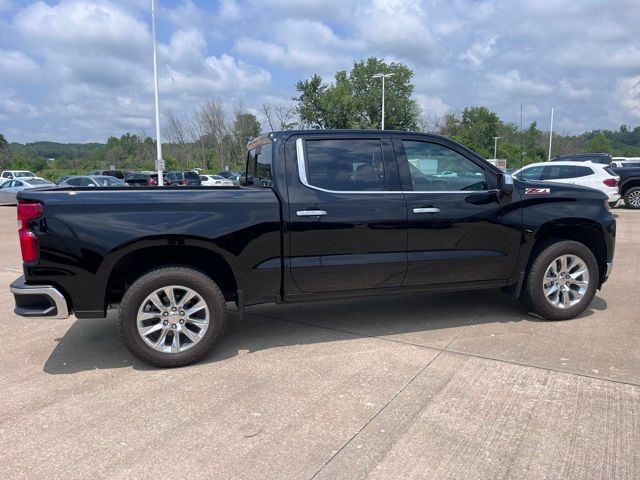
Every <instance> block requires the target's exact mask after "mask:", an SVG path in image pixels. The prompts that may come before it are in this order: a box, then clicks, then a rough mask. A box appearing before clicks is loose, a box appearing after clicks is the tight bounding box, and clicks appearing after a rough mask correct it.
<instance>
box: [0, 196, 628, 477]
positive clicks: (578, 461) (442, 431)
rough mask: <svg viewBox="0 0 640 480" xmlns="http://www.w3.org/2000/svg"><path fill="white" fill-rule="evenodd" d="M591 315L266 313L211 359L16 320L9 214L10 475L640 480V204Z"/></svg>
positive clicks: (460, 304)
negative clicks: (135, 352)
mask: <svg viewBox="0 0 640 480" xmlns="http://www.w3.org/2000/svg"><path fill="white" fill-rule="evenodd" d="M616 214H617V215H618V238H617V251H616V258H615V261H616V266H615V269H614V273H613V276H612V278H611V280H610V281H609V282H608V283H607V284H606V285H605V287H604V288H603V290H602V291H601V292H598V294H597V297H596V299H595V301H594V303H593V305H592V306H591V308H590V309H589V310H587V311H586V312H585V314H584V315H582V316H581V318H578V319H575V320H569V321H564V322H544V321H541V320H538V319H536V318H533V317H531V316H528V315H527V314H526V313H525V312H524V311H523V310H522V308H521V307H520V305H519V304H518V303H517V302H516V301H514V300H512V299H510V298H508V297H505V296H503V295H501V294H500V293H499V292H497V291H495V290H487V291H480V292H467V293H455V294H444V295H430V296H429V295H403V296H395V297H378V298H369V299H358V300H342V301H335V302H326V303H318V304H307V305H287V306H275V305H264V306H256V307H251V308H249V309H248V315H247V318H246V320H245V321H244V322H242V323H241V322H238V321H237V320H236V317H235V315H233V314H232V315H231V323H230V327H229V333H228V334H227V336H226V337H225V338H224V339H223V341H222V342H221V344H220V345H219V347H218V348H217V350H216V351H215V352H214V353H213V354H212V355H211V356H210V357H209V358H208V359H206V360H205V361H204V362H202V363H200V364H198V365H194V366H191V367H187V368H181V369H174V370H156V369H152V368H150V367H148V366H146V365H144V364H142V363H140V362H138V361H137V360H135V359H134V358H133V357H132V356H131V355H129V354H128V352H127V351H126V350H125V349H124V347H123V346H122V344H121V343H120V340H119V338H118V337H117V329H116V325H115V319H114V316H113V314H110V316H109V317H108V318H107V319H105V320H75V319H69V320H63V321H59V320H51V321H31V320H24V319H20V318H18V317H16V316H15V315H14V314H13V313H12V308H13V302H12V298H11V295H10V293H9V291H8V285H9V283H10V282H11V281H12V280H13V279H14V278H15V277H16V276H17V275H18V274H19V273H17V271H19V270H20V268H21V267H20V259H19V252H18V243H17V235H16V232H15V227H14V225H15V220H14V218H15V211H14V209H12V208H7V207H4V208H0V225H1V226H2V227H4V228H0V300H2V301H1V302H0V329H1V330H0V331H2V333H3V340H4V342H3V346H2V349H0V392H2V395H1V396H0V412H1V413H0V451H1V452H2V456H1V458H2V461H1V462H0V478H2V479H4V478H7V479H9V478H10V479H40V478H42V479H45V478H46V479H54V478H64V479H73V478H92V479H96V478H110V479H112V478H127V479H129V478H169V477H173V478H216V479H221V478H233V479H242V478H265V479H267V478H277V479H284V478H302V479H307V478H314V477H315V478H326V479H334V478H348V479H355V478H376V479H377V478H380V479H382V478H401V479H405V478H437V479H442V478H450V479H465V478H466V479H479V478H514V479H515V478H517V479H520V478H531V479H538V478H549V479H551V478H557V479H569V478H581V479H582V478H599V479H601V478H606V479H609V478H615V479H637V478H640V453H639V452H640V315H639V314H638V307H639V306H640V294H639V293H638V289H637V288H634V285H635V284H637V281H636V280H637V279H636V277H637V275H638V273H639V272H640V260H639V259H640V240H639V238H640V212H633V211H628V210H624V209H618V210H616Z"/></svg>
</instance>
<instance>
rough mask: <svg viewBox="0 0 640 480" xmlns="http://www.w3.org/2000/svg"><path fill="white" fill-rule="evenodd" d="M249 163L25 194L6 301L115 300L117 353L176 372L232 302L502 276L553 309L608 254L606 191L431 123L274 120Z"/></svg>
mask: <svg viewBox="0 0 640 480" xmlns="http://www.w3.org/2000/svg"><path fill="white" fill-rule="evenodd" d="M444 172H450V173H447V174H446V176H445V175H443V173H444ZM451 173H453V174H455V176H454V175H451ZM244 176H245V177H246V178H247V179H249V180H248V182H247V183H248V184H249V185H248V186H246V187H237V188H226V189H214V188H206V187H203V188H193V189H177V188H173V187H167V188H163V187H159V188H155V189H132V188H116V189H108V188H95V189H79V188H73V187H69V188H60V187H56V188H54V189H45V190H37V191H32V190H25V191H23V192H20V193H19V194H18V199H19V201H20V203H19V205H18V219H19V238H20V245H21V249H22V257H23V261H24V277H21V278H19V279H18V280H16V281H15V282H14V283H13V284H12V285H11V291H12V292H13V295H14V297H15V302H16V308H15V312H16V313H17V314H18V315H21V316H24V317H57V318H67V317H68V316H69V314H70V313H71V312H75V315H76V317H78V318H104V317H105V316H106V313H107V310H108V309H109V308H112V307H116V306H117V307H118V308H119V311H118V323H119V330H120V333H121V336H122V339H123V341H124V343H125V345H126V346H127V347H128V348H129V350H131V352H133V354H134V355H136V356H137V357H139V358H141V359H142V360H143V361H145V362H148V363H150V364H153V365H157V366H161V367H171V366H179V365H187V364H189V363H193V362H196V361H198V360H200V359H202V358H203V357H204V356H205V355H207V354H208V353H209V352H210V351H211V349H212V348H213V347H214V345H215V344H216V342H217V341H218V340H219V339H220V337H221V336H222V334H223V332H224V329H225V324H226V318H227V316H226V315H227V314H226V302H227V301H234V302H236V304H237V305H238V314H239V316H240V318H242V316H243V313H244V307H245V305H254V304H258V303H265V302H306V301H311V300H321V299H332V298H343V297H353V296H363V295H376V296H377V295H381V294H391V293H402V292H442V291H461V290H468V289H487V288H498V287H501V288H503V289H504V291H505V292H507V293H509V294H511V295H514V296H515V297H518V298H520V300H521V301H522V303H523V305H524V306H525V308H526V309H527V310H528V311H531V312H535V313H536V314H537V315H539V316H540V317H542V318H545V319H549V320H562V319H567V318H574V317H576V316H577V315H579V314H580V313H582V312H583V311H584V310H585V309H586V308H587V307H589V305H590V304H591V301H592V300H593V298H594V295H595V292H596V289H599V288H601V287H602V285H603V283H604V282H606V281H607V279H608V278H609V275H610V273H611V269H612V267H613V252H614V243H615V231H616V222H615V219H614V217H613V216H612V214H611V212H610V211H609V209H608V208H607V197H606V196H605V195H604V194H603V193H601V192H599V191H596V190H592V189H589V188H584V187H579V186H575V185H569V184H551V183H547V182H540V181H537V182H536V181H528V182H523V181H520V180H513V179H512V177H511V176H509V175H507V174H505V173H503V172H501V171H500V170H499V169H498V168H496V167H495V166H493V165H491V164H490V163H488V162H487V161H486V160H484V159H483V158H482V157H480V156H479V155H477V154H475V153H474V152H472V151H470V150H468V149H467V148H465V147H463V146H462V145H460V144H458V143H456V142H454V141H452V140H449V139H446V138H444V137H440V136H436V135H427V134H419V133H410V132H391V131H358V130H356V131H354V130H352V131H331V130H314V131H287V132H274V133H271V134H269V135H268V136H265V137H260V138H258V139H256V140H254V141H252V142H251V143H250V144H249V145H248V155H247V165H246V170H245V175H244ZM70 193H73V195H70ZM114 193H116V194H114ZM461 301H464V297H463V296H461ZM319 308H321V307H319ZM494 308H499V307H495V306H494Z"/></svg>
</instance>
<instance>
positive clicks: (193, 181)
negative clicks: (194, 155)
mask: <svg viewBox="0 0 640 480" xmlns="http://www.w3.org/2000/svg"><path fill="white" fill-rule="evenodd" d="M164 179H166V180H167V181H168V182H170V183H167V185H173V186H190V187H199V186H200V185H202V182H201V181H200V175H198V174H197V173H196V172H168V173H167V174H166V175H164Z"/></svg>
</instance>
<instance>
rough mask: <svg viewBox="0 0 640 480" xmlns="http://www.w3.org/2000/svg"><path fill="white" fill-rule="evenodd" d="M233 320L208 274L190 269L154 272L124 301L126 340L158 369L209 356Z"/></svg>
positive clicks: (123, 333)
mask: <svg viewBox="0 0 640 480" xmlns="http://www.w3.org/2000/svg"><path fill="white" fill-rule="evenodd" d="M226 322H227V311H226V305H225V299H224V296H223V295H222V292H221V291H220V289H219V288H218V286H217V285H216V284H215V282H214V281H213V280H211V279H210V278H209V277H208V276H206V275H205V274H203V273H202V272H199V271H197V270H194V269H191V268H185V267H168V268H160V269H157V270H153V271H151V272H149V273H147V274H146V275H143V276H142V277H140V278H139V279H138V280H136V281H135V282H134V283H133V285H131V287H130V288H129V289H128V290H127V292H126V293H125V295H124V297H123V298H122V301H121V303H120V310H119V313H118V326H119V330H120V336H121V337H122V340H123V342H124V344H125V345H126V347H127V348H128V349H129V351H130V352H131V353H133V354H134V355H135V356H136V357H138V358H139V359H141V360H142V361H144V362H146V363H149V364H151V365H154V366H156V367H180V366H184V365H189V364H191V363H195V362H198V361H199V360H201V359H202V358H204V357H205V356H206V355H207V354H208V353H209V352H210V351H211V350H212V349H213V347H214V345H215V343H216V342H217V341H218V339H219V338H220V337H221V336H222V334H223V332H224V328H225V325H226Z"/></svg>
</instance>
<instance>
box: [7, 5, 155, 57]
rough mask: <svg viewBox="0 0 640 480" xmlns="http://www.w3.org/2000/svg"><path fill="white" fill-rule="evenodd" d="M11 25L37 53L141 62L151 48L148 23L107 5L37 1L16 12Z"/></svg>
mask: <svg viewBox="0 0 640 480" xmlns="http://www.w3.org/2000/svg"><path fill="white" fill-rule="evenodd" d="M14 23H15V28H16V30H17V31H18V33H19V34H21V35H22V36H23V37H24V38H25V39H26V40H27V41H28V42H29V43H30V44H31V45H32V47H33V48H34V49H35V50H40V51H47V50H49V51H50V50H55V51H60V50H66V51H69V52H74V53H75V54H79V55H80V54H92V55H99V54H102V55H113V56H117V57H118V58H123V59H132V60H140V59H141V58H143V56H144V54H146V52H147V51H148V46H149V45H150V35H149V29H148V27H147V24H145V23H144V22H141V21H140V20H137V19H136V18H134V17H133V16H131V15H130V14H128V13H127V12H126V11H124V10H121V9H119V8H118V7H115V6H114V5H111V4H109V3H104V4H103V3H95V2H88V1H84V0H75V1H66V2H61V3H59V4H57V5H55V6H50V5H48V4H46V3H44V2H37V3H33V4H31V5H29V6H28V7H26V8H25V9H24V10H22V11H21V12H20V13H18V15H17V16H16V18H15V22H14Z"/></svg>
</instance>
